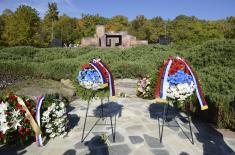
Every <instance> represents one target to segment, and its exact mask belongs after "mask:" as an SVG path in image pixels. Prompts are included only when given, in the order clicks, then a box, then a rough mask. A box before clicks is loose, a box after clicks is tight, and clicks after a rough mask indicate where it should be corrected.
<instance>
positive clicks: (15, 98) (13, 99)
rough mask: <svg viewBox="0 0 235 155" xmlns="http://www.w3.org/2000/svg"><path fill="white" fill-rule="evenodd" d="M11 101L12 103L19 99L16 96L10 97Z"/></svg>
mask: <svg viewBox="0 0 235 155" xmlns="http://www.w3.org/2000/svg"><path fill="white" fill-rule="evenodd" d="M9 99H10V100H12V101H17V97H16V96H14V95H11V96H9Z"/></svg>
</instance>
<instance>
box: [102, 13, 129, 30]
mask: <svg viewBox="0 0 235 155" xmlns="http://www.w3.org/2000/svg"><path fill="white" fill-rule="evenodd" d="M128 26H129V22H128V18H127V17H125V16H122V15H118V16H114V17H112V18H111V19H110V20H109V21H108V23H107V24H106V27H105V28H106V29H107V30H112V31H124V30H127V29H128Z"/></svg>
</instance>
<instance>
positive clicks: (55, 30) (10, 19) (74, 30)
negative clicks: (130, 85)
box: [0, 3, 235, 47]
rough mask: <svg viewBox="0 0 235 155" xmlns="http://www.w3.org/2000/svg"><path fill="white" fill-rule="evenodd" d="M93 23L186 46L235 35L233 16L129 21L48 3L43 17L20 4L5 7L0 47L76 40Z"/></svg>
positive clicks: (89, 32)
mask: <svg viewBox="0 0 235 155" xmlns="http://www.w3.org/2000/svg"><path fill="white" fill-rule="evenodd" d="M96 25H105V28H106V30H111V31H128V32H129V34H132V35H134V36H136V38H137V39H140V40H148V41H149V43H158V41H159V38H160V37H162V36H165V35H167V36H168V38H170V40H171V43H172V44H175V45H180V46H181V47H184V46H185V47H187V46H191V45H197V44H200V43H202V42H205V41H207V40H212V39H220V38H225V39H227V38H228V39H233V38H235V17H234V16H231V17H227V18H226V19H222V20H201V19H198V18H197V17H194V16H185V15H179V16H177V17H176V18H175V19H173V20H164V19H163V18H161V17H159V16H156V17H154V18H152V19H147V18H146V17H145V16H144V15H139V16H136V18H135V19H133V20H131V21H130V20H128V18H127V17H126V16H123V15H117V16H114V17H112V18H106V17H102V16H100V15H98V14H95V15H91V14H82V15H81V18H72V17H69V16H67V15H65V14H63V15H59V11H58V8H57V4H56V3H48V10H47V12H46V13H45V16H44V17H43V18H41V19H40V17H39V16H38V12H37V10H36V9H34V8H32V7H30V6H26V5H20V6H19V7H18V8H17V9H16V11H14V12H13V11H11V10H9V9H5V10H4V11H3V13H2V14H1V15H0V46H2V45H5V46H6V45H8V46H15V45H31V46H37V47H47V46H49V44H50V42H51V40H52V39H53V38H60V39H62V40H63V41H64V42H66V43H79V42H80V40H81V39H82V38H83V37H90V36H93V35H94V33H95V28H96Z"/></svg>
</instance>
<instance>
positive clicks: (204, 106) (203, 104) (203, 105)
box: [176, 57, 208, 110]
mask: <svg viewBox="0 0 235 155" xmlns="http://www.w3.org/2000/svg"><path fill="white" fill-rule="evenodd" d="M176 59H178V60H180V61H182V62H183V63H184V64H185V66H186V67H187V69H188V70H189V72H190V74H191V75H192V77H193V82H194V84H195V85H196V94H197V98H198V100H199V103H200V106H201V110H206V109H208V106H207V104H206V100H205V97H204V95H203V92H202V88H201V85H200V83H199V81H198V78H197V76H196V74H195V73H194V71H193V69H192V67H191V66H190V64H189V63H187V62H186V61H185V60H184V59H181V58H180V57H176Z"/></svg>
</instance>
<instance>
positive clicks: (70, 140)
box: [0, 84, 235, 155]
mask: <svg viewBox="0 0 235 155" xmlns="http://www.w3.org/2000/svg"><path fill="white" fill-rule="evenodd" d="M120 86H122V87H125V86H123V85H122V84H120ZM120 90H121V89H120ZM129 91H130V92H126V93H127V94H128V93H131V95H128V96H132V94H134V92H133V91H135V89H134V88H133V89H132V90H129ZM86 106H87V103H86V102H85V101H82V100H79V99H76V100H74V101H73V102H72V103H71V107H70V108H69V114H70V117H69V118H70V126H71V131H70V132H69V133H68V136H67V137H65V138H55V139H52V140H49V141H46V142H44V144H45V146H43V147H37V145H36V144H35V143H32V144H30V145H29V146H27V147H25V148H15V147H10V148H9V147H6V146H0V154H1V155H4V154H7V155H12V154H13V155H14V154H25V155H32V154H34V155H60V154H63V155H75V154H76V155H86V154H90V155H179V154H180V155H188V154H189V155H210V154H211V155H212V154H213V155H233V154H235V153H234V151H235V138H234V136H233V137H227V136H223V135H222V134H221V133H220V132H218V131H217V130H215V129H213V128H212V127H211V126H210V125H208V124H206V123H203V122H198V121H193V125H192V130H193V133H194V134H193V136H194V141H195V144H194V145H193V144H192V143H191V142H190V140H189V139H188V138H187V137H186V136H185V134H186V135H188V136H189V137H190V132H189V127H188V125H187V122H186V121H185V120H180V119H177V122H178V123H179V124H180V126H181V128H182V129H181V128H179V126H178V124H177V123H176V122H175V121H174V120H173V119H168V123H167V124H168V126H166V127H165V128H164V135H163V142H162V143H160V141H159V130H158V120H157V118H159V117H161V116H162V112H163V105H162V104H156V103H153V102H152V101H150V100H144V99H140V98H136V97H129V98H117V100H116V101H115V102H108V101H107V100H105V102H104V115H107V116H108V117H106V118H105V119H104V120H102V119H101V121H100V122H99V123H102V124H107V125H105V126H101V125H97V126H95V127H94V129H93V130H92V131H91V133H90V134H89V135H88V136H87V137H86V139H85V141H84V142H83V143H81V138H82V129H83V123H84V117H85V112H86ZM99 106H100V100H94V101H92V103H91V106H90V109H89V115H93V116H96V117H90V118H88V120H87V127H86V130H85V131H86V133H87V132H88V131H89V129H90V128H91V127H92V126H93V124H94V123H95V122H96V120H97V119H98V116H100V114H101V113H100V107H99ZM115 116H116V125H117V126H116V139H115V140H116V141H115V142H113V138H112V131H111V127H110V125H108V124H110V117H112V118H113V120H114V118H115ZM113 122H114V121H113ZM107 136H108V137H107ZM102 137H105V138H106V137H107V140H106V143H103V142H102Z"/></svg>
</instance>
